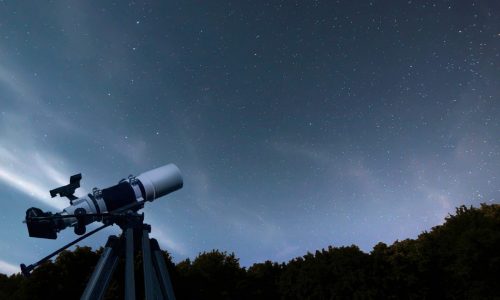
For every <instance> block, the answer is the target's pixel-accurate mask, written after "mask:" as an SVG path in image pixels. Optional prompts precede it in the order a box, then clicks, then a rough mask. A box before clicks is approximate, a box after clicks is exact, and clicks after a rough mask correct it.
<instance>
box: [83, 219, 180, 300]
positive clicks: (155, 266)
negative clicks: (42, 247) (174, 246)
mask: <svg viewBox="0 0 500 300" xmlns="http://www.w3.org/2000/svg"><path fill="white" fill-rule="evenodd" d="M143 220H144V215H140V214H137V213H133V214H131V215H130V214H129V215H127V218H126V219H123V220H121V222H116V223H117V224H118V225H119V226H120V227H121V228H122V235H121V237H120V238H118V237H116V236H110V237H109V238H108V242H107V243H106V246H105V248H104V251H103V253H102V255H101V257H100V259H99V261H98V262H97V265H96V267H95V269H94V272H93V273H92V276H91V277H90V280H89V281H88V283H87V287H86V288H85V291H84V292H83V294H82V297H81V298H80V299H82V300H94V299H102V298H103V297H104V295H105V293H106V290H107V288H108V285H109V283H110V281H111V278H112V275H113V273H114V271H115V269H116V266H117V264H118V259H119V257H120V256H121V255H124V256H125V299H126V300H133V299H135V296H136V290H135V279H134V254H135V252H137V251H138V250H141V252H142V261H143V272H144V292H145V299H147V300H150V299H167V300H175V295H174V291H173V288H172V283H171V281H170V276H169V274H168V270H167V267H166V264H165V259H164V258H163V254H162V251H161V249H160V247H159V246H158V242H157V241H156V240H155V239H150V238H149V233H150V232H151V226H149V225H148V224H144V223H143Z"/></svg>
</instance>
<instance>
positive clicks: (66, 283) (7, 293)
mask: <svg viewBox="0 0 500 300" xmlns="http://www.w3.org/2000/svg"><path fill="white" fill-rule="evenodd" d="M98 258H99V251H97V252H93V251H91V249H90V248H88V247H77V248H76V249H75V250H74V251H72V252H71V251H65V252H63V253H61V254H60V255H59V256H58V257H57V259H55V261H54V262H49V263H46V264H44V265H42V266H40V267H39V268H37V269H36V270H35V271H34V272H33V275H32V276H31V277H30V278H29V279H26V278H24V277H22V276H20V275H12V276H10V277H7V276H5V275H1V274H0V299H62V298H64V299H78V298H79V295H80V293H81V292H82V290H83V289H84V287H85V283H86V281H87V279H88V278H89V276H90V274H91V272H92V269H93V266H94V265H95V264H96V262H97V260H98ZM165 259H166V261H167V267H168V268H169V271H170V274H171V277H172V281H173V285H174V289H175V292H176V295H177V298H178V299H500V284H498V279H499V278H500V205H481V207H480V208H473V207H470V208H468V207H465V206H461V207H459V208H457V210H456V214H455V215H450V216H448V217H447V218H446V222H445V223H444V224H443V225H440V226H436V227H434V228H432V230H431V231H430V232H424V233H422V234H421V235H420V236H419V237H418V238H417V239H416V240H404V241H396V242H395V243H394V244H393V245H390V246H388V245H386V244H384V243H379V244H377V245H376V246H375V247H374V248H373V250H372V251H371V252H370V253H369V254H367V253H364V252H362V251H361V250H359V248H358V247H356V246H350V247H340V248H336V247H328V249H323V250H321V251H316V252H315V253H307V254H306V255H304V256H303V257H298V258H295V259H293V260H291V261H290V262H288V263H286V264H285V263H283V264H278V263H273V262H270V261H266V262H264V263H257V264H254V265H253V266H251V267H250V268H248V269H245V268H242V267H240V265H239V261H238V258H236V256H235V255H234V254H233V253H231V254H228V253H226V252H220V251H218V250H213V251H211V252H204V253H201V254H200V255H198V257H196V258H195V259H194V260H193V261H191V260H189V259H186V260H184V261H182V262H180V263H178V264H177V265H175V264H174V263H172V259H171V257H170V255H169V254H168V253H166V252H165ZM136 270H137V273H136V278H137V282H139V283H140V282H141V281H142V274H141V272H140V271H141V257H140V255H138V256H137V258H136ZM122 273H123V262H121V264H120V265H119V266H118V270H117V272H116V274H117V275H116V277H115V278H114V279H113V281H112V282H111V285H110V288H109V290H108V293H107V295H106V298H107V299H122V298H123V292H122V290H123V288H122V287H123V283H122V282H123V275H122ZM140 289H143V287H141V286H139V291H138V292H141V291H140Z"/></svg>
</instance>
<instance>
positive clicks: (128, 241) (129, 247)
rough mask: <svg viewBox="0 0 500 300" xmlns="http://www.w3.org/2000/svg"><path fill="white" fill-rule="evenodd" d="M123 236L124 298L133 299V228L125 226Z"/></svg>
mask: <svg viewBox="0 0 500 300" xmlns="http://www.w3.org/2000/svg"><path fill="white" fill-rule="evenodd" d="M124 236H125V299H126V300H134V299H135V279H134V230H133V229H132V228H127V229H126V230H125V232H124Z"/></svg>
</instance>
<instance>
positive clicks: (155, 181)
mask: <svg viewBox="0 0 500 300" xmlns="http://www.w3.org/2000/svg"><path fill="white" fill-rule="evenodd" d="M81 179H82V175H81V174H76V175H73V176H71V177H70V183H69V184H68V185H65V186H62V187H59V188H56V189H53V190H51V191H50V195H51V196H52V198H54V197H55V196H57V195H59V196H61V197H66V198H68V199H69V201H70V206H68V207H66V208H65V209H63V210H62V211H61V212H59V213H55V214H53V213H51V212H43V211H42V210H41V209H39V208H36V207H31V208H29V209H28V210H27V211H26V221H25V222H26V225H27V226H28V233H29V236H30V237H36V238H45V239H56V238H57V233H58V232H59V231H61V230H63V229H65V228H67V227H73V228H74V231H75V233H76V234H77V235H82V234H84V233H85V232H86V227H85V226H86V225H88V224H90V223H92V222H95V221H102V220H103V217H104V216H106V215H107V214H109V213H117V212H120V211H126V210H131V211H134V212H136V211H138V210H139V209H141V208H142V207H143V206H144V202H146V201H149V202H151V201H153V200H155V199H157V198H160V197H162V196H165V195H167V194H169V193H171V192H174V191H176V190H178V189H180V188H182V185H183V181H182V176H181V173H180V171H179V169H178V168H177V166H175V165H174V164H168V165H165V166H162V167H159V168H156V169H153V170H150V171H147V172H144V173H142V174H140V175H139V176H137V177H135V176H133V175H130V176H129V177H128V178H127V179H122V180H121V181H120V182H119V183H118V184H117V185H114V186H111V187H108V188H105V189H98V188H94V189H93V190H92V193H89V194H88V195H86V196H84V197H81V198H77V197H76V196H75V195H74V193H75V190H76V189H77V188H79V187H80V180H81Z"/></svg>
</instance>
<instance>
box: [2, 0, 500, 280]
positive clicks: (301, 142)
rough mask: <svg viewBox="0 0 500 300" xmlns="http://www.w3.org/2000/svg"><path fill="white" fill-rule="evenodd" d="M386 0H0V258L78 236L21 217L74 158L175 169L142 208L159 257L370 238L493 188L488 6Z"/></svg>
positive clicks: (496, 139) (499, 163) (94, 179)
mask: <svg viewBox="0 0 500 300" xmlns="http://www.w3.org/2000/svg"><path fill="white" fill-rule="evenodd" d="M395 2H396V1H372V2H364V1H363V2H361V1H359V2H356V1H354V2H353V1H288V2H287V1H285V2H282V1H237V2H223V1H162V2H161V4H160V1H158V2H155V3H151V2H145V3H142V2H141V1H136V2H126V1H116V2H111V1H49V2H45V1H44V2H43V3H42V2H39V1H36V2H28V1H2V2H0V195H1V196H0V197H1V198H0V237H1V239H0V272H5V273H12V272H17V269H16V268H17V265H18V264H19V263H21V262H24V263H32V262H34V261H36V260H38V259H39V258H41V257H43V256H45V255H46V254H48V253H49V252H51V251H52V250H53V249H56V248H58V247H60V246H62V245H63V244H65V243H67V242H69V241H71V240H72V239H73V238H75V236H74V234H73V233H72V231H71V230H67V232H63V233H62V234H61V235H60V238H59V239H57V240H56V241H52V240H50V241H47V240H40V239H32V238H29V237H28V234H27V230H26V228H25V226H24V224H22V223H21V221H22V219H23V218H24V213H25V210H26V209H27V208H28V207H31V206H36V207H40V208H42V209H44V210H51V211H54V212H55V211H57V210H59V209H61V208H63V207H64V206H65V204H67V201H66V200H62V199H50V197H49V192H48V191H49V190H50V189H52V188H55V187H57V186H59V185H62V184H65V183H67V181H68V178H69V176H70V175H73V174H75V173H79V172H81V173H83V180H82V187H83V189H81V190H80V192H79V193H80V195H82V194H83V193H85V192H88V191H90V190H91V189H92V187H94V186H97V187H101V188H104V187H108V186H110V185H113V184H115V183H117V182H118V180H120V179H121V178H123V177H126V176H128V175H129V174H139V173H141V172H143V171H146V170H149V169H151V168H154V167H157V166H160V165H163V164H165V163H169V162H172V163H175V164H177V165H178V166H179V168H180V169H181V170H182V172H183V175H184V182H185V184H184V188H183V189H182V190H180V191H178V192H175V193H173V194H171V195H170V196H167V197H166V198H162V199H161V200H158V201H156V202H154V203H151V204H149V205H148V206H147V207H146V208H145V210H144V211H145V213H146V220H147V222H149V223H151V224H152V225H153V232H152V235H153V236H155V237H156V238H158V239H159V241H160V244H161V246H162V247H163V248H164V249H166V250H168V251H169V252H171V253H172V254H173V256H174V260H175V261H179V260H182V259H184V258H186V257H191V258H193V257H195V256H196V255H197V254H198V253H199V252H201V251H205V250H211V249H214V248H216V249H221V250H226V251H234V252H235V253H236V255H237V256H238V257H240V258H241V263H242V264H243V265H244V266H248V265H250V264H252V263H254V262H261V261H264V260H267V259H270V260H274V261H287V260H289V259H291V258H293V257H296V256H300V255H303V254H305V253H306V252H307V251H314V250H316V249H321V248H323V247H327V246H328V245H334V246H340V245H350V244H356V245H359V246H360V247H361V249H362V250H364V251H370V250H371V248H372V247H373V245H375V244H376V243H377V242H379V241H383V242H386V243H392V242H393V241H395V240H396V239H405V238H414V237H416V236H417V235H418V233H420V232H422V231H423V230H428V229H430V228H431V227H432V226H434V225H437V224H440V223H442V222H443V220H444V217H445V216H446V215H447V214H448V213H452V212H453V211H454V207H456V206H459V205H462V204H467V205H469V204H472V205H478V204H479V203H481V202H486V203H499V199H500V182H499V176H500V134H499V133H500V123H499V116H500V88H499V87H500V23H499V22H498V20H499V12H500V5H499V4H498V1H480V2H472V1H471V2H469V1H425V2H422V1H398V3H397V4H395ZM118 232H119V231H118V229H117V228H114V229H110V230H108V232H106V233H101V234H98V235H97V236H95V237H92V238H90V239H88V240H87V241H86V242H84V243H82V244H83V245H90V246H92V247H98V246H100V245H102V244H104V243H105V241H106V238H107V235H108V234H111V233H118Z"/></svg>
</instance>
